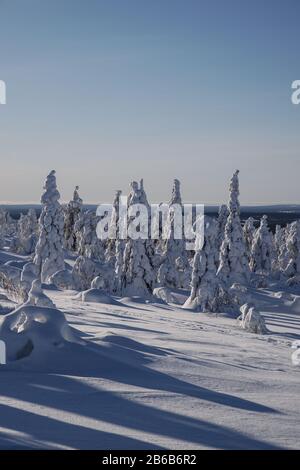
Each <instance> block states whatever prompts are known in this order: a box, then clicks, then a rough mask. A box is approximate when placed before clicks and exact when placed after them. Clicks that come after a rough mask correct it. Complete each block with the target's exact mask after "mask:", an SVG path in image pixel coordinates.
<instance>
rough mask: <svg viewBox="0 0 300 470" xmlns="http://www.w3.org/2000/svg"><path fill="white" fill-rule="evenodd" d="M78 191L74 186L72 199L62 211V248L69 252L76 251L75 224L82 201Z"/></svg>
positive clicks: (77, 187)
mask: <svg viewBox="0 0 300 470" xmlns="http://www.w3.org/2000/svg"><path fill="white" fill-rule="evenodd" d="M78 190H79V186H76V187H75V190H74V193H73V199H72V200H71V201H70V202H69V203H68V205H67V207H65V210H64V218H65V220H64V246H65V248H66V249H68V250H71V251H76V249H77V234H76V231H75V224H76V221H77V220H78V219H79V217H80V214H81V211H82V202H83V201H82V199H81V197H80V196H79V193H78Z"/></svg>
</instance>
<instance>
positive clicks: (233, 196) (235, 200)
mask: <svg viewBox="0 0 300 470" xmlns="http://www.w3.org/2000/svg"><path fill="white" fill-rule="evenodd" d="M229 192H230V198H229V203H228V206H229V211H230V212H231V213H232V214H237V215H240V202H239V195H240V188H239V170H236V171H235V173H234V174H233V176H232V178H231V181H230V186H229Z"/></svg>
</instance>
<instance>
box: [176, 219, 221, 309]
mask: <svg viewBox="0 0 300 470" xmlns="http://www.w3.org/2000/svg"><path fill="white" fill-rule="evenodd" d="M202 223H203V228H204V242H203V245H202V244H201V243H199V241H198V239H196V248H197V249H196V252H195V256H194V261H193V272H192V282H191V287H192V289H191V294H190V297H189V298H188V299H187V301H186V302H185V304H184V306H183V308H186V309H193V310H196V311H199V312H218V311H219V309H220V306H221V303H222V286H221V284H220V281H219V279H218V278H217V276H216V272H217V266H216V247H217V238H218V234H219V232H218V227H219V225H218V221H217V220H215V219H212V218H211V217H208V216H203V222H202Z"/></svg>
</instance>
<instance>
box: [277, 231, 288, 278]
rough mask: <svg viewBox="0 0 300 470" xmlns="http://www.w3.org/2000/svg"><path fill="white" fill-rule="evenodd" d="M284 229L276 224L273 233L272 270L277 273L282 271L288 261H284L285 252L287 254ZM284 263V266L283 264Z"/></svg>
mask: <svg viewBox="0 0 300 470" xmlns="http://www.w3.org/2000/svg"><path fill="white" fill-rule="evenodd" d="M285 235H286V229H285V228H284V227H281V226H280V225H276V229H275V234H274V250H275V262H274V270H275V271H276V272H277V273H280V272H281V271H283V270H284V269H285V268H286V266H287V263H288V260H286V261H284V260H283V258H285V254H287V249H286V237H285ZM283 265H284V266H283Z"/></svg>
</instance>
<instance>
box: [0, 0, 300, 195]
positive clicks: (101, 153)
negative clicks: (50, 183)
mask: <svg viewBox="0 0 300 470" xmlns="http://www.w3.org/2000/svg"><path fill="white" fill-rule="evenodd" d="M299 44H300V2H299V1H298V0H286V1H283V0H282V1H278V0H260V1H258V0H252V1H250V0H226V1H224V0H209V1H208V0H205V1H202V0H198V1H196V0H180V1H179V0H151V1H150V0H97V1H96V0H86V1H83V0H81V1H78V0H72V1H71V0H50V1H48V0H0V79H2V80H5V82H6V84H7V104H6V106H0V158H1V173H0V200H1V201H24V202H29V201H38V200H39V197H40V193H41V187H42V184H43V180H44V178H45V175H46V174H47V173H48V172H49V171H50V170H51V169H56V170H57V177H58V183H59V189H60V191H61V194H62V198H63V199H64V200H68V199H69V198H70V196H71V194H72V191H73V187H74V186H75V184H79V185H80V187H81V195H82V197H83V199H84V200H85V201H89V202H98V201H110V200H111V199H112V197H113V193H114V190H115V189H123V190H124V191H126V190H127V188H128V184H129V182H130V180H132V179H139V178H141V177H144V180H145V187H146V189H147V190H148V194H149V199H150V200H151V201H153V202H156V201H160V200H168V199H169V195H170V191H171V185H172V180H173V178H174V177H177V178H180V179H181V181H182V192H183V196H184V199H185V200H186V201H194V202H199V203H200V202H202V203H221V202H226V200H227V197H228V196H227V188H228V180H229V179H230V176H231V174H232V172H233V171H234V170H235V169H236V168H239V169H240V171H241V202H242V203H252V204H254V203H298V202H300V189H299V183H298V181H299V174H300V158H299V151H300V145H299V144H300V132H299V124H300V106H295V105H292V104H291V83H292V81H294V80H296V79H300V62H299Z"/></svg>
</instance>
